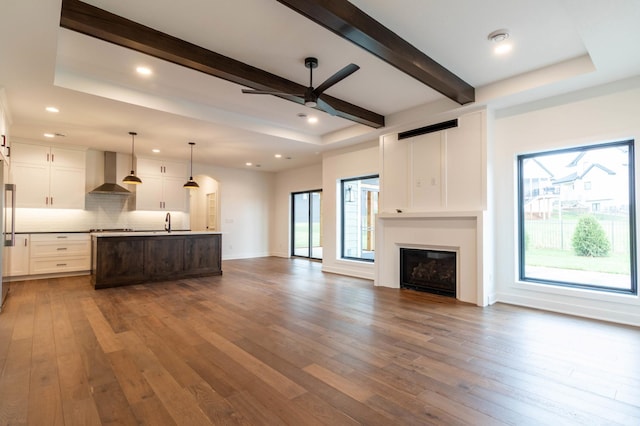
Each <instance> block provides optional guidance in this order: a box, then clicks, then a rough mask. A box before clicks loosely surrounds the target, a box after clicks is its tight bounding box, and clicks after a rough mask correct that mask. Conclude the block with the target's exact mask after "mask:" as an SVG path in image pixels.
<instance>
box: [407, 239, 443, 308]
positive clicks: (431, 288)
mask: <svg viewBox="0 0 640 426" xmlns="http://www.w3.org/2000/svg"><path fill="white" fill-rule="evenodd" d="M400 288H407V289H412V290H418V291H425V292H428V293H434V294H441V295H444V296H450V297H456V252H454V251H442V250H425V249H414V248H400Z"/></svg>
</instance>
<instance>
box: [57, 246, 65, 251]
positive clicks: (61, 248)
mask: <svg viewBox="0 0 640 426" xmlns="http://www.w3.org/2000/svg"><path fill="white" fill-rule="evenodd" d="M66 249H67V248H66V247H58V248H57V249H56V250H59V251H62V250H66Z"/></svg>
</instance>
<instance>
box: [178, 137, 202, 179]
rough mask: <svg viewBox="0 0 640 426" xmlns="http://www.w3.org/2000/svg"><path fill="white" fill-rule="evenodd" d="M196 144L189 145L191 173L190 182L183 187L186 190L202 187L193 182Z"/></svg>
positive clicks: (190, 143)
mask: <svg viewBox="0 0 640 426" xmlns="http://www.w3.org/2000/svg"><path fill="white" fill-rule="evenodd" d="M195 144H196V143H195V142H189V145H191V171H190V172H189V180H188V181H187V183H185V184H184V185H182V186H183V187H184V188H189V189H197V188H200V185H198V182H196V181H195V180H193V146H194V145H195Z"/></svg>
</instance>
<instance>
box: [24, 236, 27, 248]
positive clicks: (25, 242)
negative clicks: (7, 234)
mask: <svg viewBox="0 0 640 426" xmlns="http://www.w3.org/2000/svg"><path fill="white" fill-rule="evenodd" d="M24 246H25V247H26V246H27V239H26V238H25V239H24Z"/></svg>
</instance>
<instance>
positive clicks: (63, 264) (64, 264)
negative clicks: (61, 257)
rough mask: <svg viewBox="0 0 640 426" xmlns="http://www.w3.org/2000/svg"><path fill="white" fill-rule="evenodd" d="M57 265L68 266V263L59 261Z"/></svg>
mask: <svg viewBox="0 0 640 426" xmlns="http://www.w3.org/2000/svg"><path fill="white" fill-rule="evenodd" d="M56 266H67V264H66V263H58V264H56Z"/></svg>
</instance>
